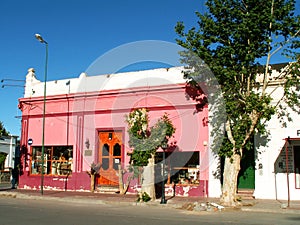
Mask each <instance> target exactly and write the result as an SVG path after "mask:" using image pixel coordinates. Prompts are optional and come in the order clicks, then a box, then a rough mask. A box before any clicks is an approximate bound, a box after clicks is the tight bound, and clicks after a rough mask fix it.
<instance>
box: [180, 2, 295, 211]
mask: <svg viewBox="0 0 300 225" xmlns="http://www.w3.org/2000/svg"><path fill="white" fill-rule="evenodd" d="M206 6H207V12H205V13H203V14H201V13H200V12H196V15H197V17H198V21H197V22H198V23H197V24H198V25H197V27H192V28H191V29H189V30H188V31H186V29H185V26H184V23H183V22H178V23H177V25H176V27H175V30H176V33H177V34H178V36H179V37H178V39H177V43H178V44H179V45H180V46H182V47H183V48H185V51H183V52H182V53H181V54H182V60H183V62H184V63H186V64H187V65H188V66H187V69H190V70H187V71H186V72H185V76H186V78H187V83H188V84H189V85H193V86H194V87H196V88H199V89H200V88H201V87H200V85H199V80H201V81H205V82H206V84H207V85H208V86H211V87H213V86H214V85H216V83H214V84H212V85H211V84H210V82H211V80H212V79H206V78H208V76H206V74H205V72H207V71H208V68H209V70H210V71H211V73H212V74H213V76H214V79H215V80H214V81H216V82H217V83H218V86H219V87H220V93H219V94H220V95H218V96H217V97H216V96H214V98H215V100H216V99H217V101H213V103H212V102H211V101H209V104H217V105H218V103H219V101H218V100H220V99H222V102H223V103H224V104H223V107H222V109H221V108H217V107H215V108H214V109H218V110H224V112H225V114H222V115H223V116H224V115H225V116H224V118H223V119H224V121H223V120H222V119H220V118H218V117H219V116H220V115H221V113H218V110H216V111H214V112H213V115H212V117H211V118H210V121H214V124H213V134H212V135H211V136H214V137H218V138H217V139H216V138H214V140H215V141H216V140H221V144H220V146H218V149H216V146H217V145H215V143H212V149H213V150H214V151H217V153H218V154H219V156H222V157H225V162H224V172H223V186H222V195H221V203H222V204H223V205H226V206H235V205H237V204H238V202H237V199H236V192H237V179H238V174H239V171H240V162H241V159H242V157H243V154H244V151H253V148H251V147H250V146H251V145H252V141H251V140H252V137H253V136H254V135H257V134H260V135H266V134H267V130H266V126H265V124H266V122H267V121H269V120H270V119H271V117H272V116H273V115H276V114H277V116H278V117H279V118H281V119H282V118H283V117H286V118H288V119H291V118H289V115H288V114H287V111H286V110H285V109H286V107H290V108H291V109H292V110H294V111H296V112H299V92H298V91H299V84H300V83H299V75H300V73H299V64H300V62H299V60H300V57H299V47H300V42H299V39H300V16H299V15H296V14H295V12H296V8H295V7H296V1H295V0H267V1H266V0H207V1H206ZM298 7H299V5H298ZM279 55H280V57H281V60H282V62H286V61H288V62H290V63H289V64H287V66H286V67H285V68H284V69H283V70H281V71H280V72H279V75H278V76H277V77H276V78H275V79H277V81H280V82H277V86H278V87H280V88H282V90H283V91H282V96H281V97H280V98H279V100H278V101H277V102H274V98H273V97H272V91H270V88H271V85H272V84H274V83H272V79H271V78H274V77H273V76H274V73H273V74H272V70H271V69H270V68H271V67H270V66H271V63H272V61H271V60H272V59H273V58H274V57H275V56H279ZM284 57H285V58H284ZM195 58H198V60H195ZM200 59H201V60H200ZM204 63H205V64H204ZM203 68H205V69H203ZM210 75H211V74H210ZM199 77H201V79H199ZM258 78H260V79H258ZM273 80H274V79H273ZM209 94H210V93H207V95H208V96H209ZM208 99H209V97H208ZM216 121H219V122H216ZM218 134H219V136H218ZM221 134H222V136H220V135H221ZM223 134H224V135H223ZM253 154H254V153H253Z"/></svg>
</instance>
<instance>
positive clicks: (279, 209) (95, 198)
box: [0, 186, 300, 214]
mask: <svg viewBox="0 0 300 225" xmlns="http://www.w3.org/2000/svg"><path fill="white" fill-rule="evenodd" d="M0 197H12V198H21V199H43V200H56V201H72V202H80V203H88V204H118V205H145V206H156V207H171V208H176V209H182V210H189V211H212V212H214V211H224V212H226V210H232V209H230V208H226V207H225V208H223V207H222V206H221V207H219V205H218V204H219V199H216V198H202V197H178V196H176V197H170V196H166V200H167V204H160V199H157V200H155V201H150V202H147V203H137V202H136V200H137V196H136V195H134V194H126V195H120V194H117V193H113V194H106V193H91V192H74V191H48V190H44V192H43V195H42V194H41V192H40V190H24V189H10V188H9V187H3V186H2V187H0ZM215 203H216V204H217V205H216V204H215ZM241 203H242V206H241V207H239V208H237V209H236V210H242V211H251V212H269V213H290V214H299V213H300V201H290V206H289V207H287V201H285V200H284V201H279V200H266V199H245V200H242V202H241Z"/></svg>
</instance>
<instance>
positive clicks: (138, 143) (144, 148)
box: [126, 108, 175, 174]
mask: <svg viewBox="0 0 300 225" xmlns="http://www.w3.org/2000/svg"><path fill="white" fill-rule="evenodd" d="M126 121H127V123H128V134H129V145H130V147H131V148H132V149H133V151H132V152H130V153H128V155H129V156H130V164H131V165H132V166H134V167H132V168H131V170H132V171H134V172H135V173H136V174H138V173H139V170H138V168H137V167H140V166H146V165H147V164H148V159H149V158H151V156H152V155H153V154H155V152H156V150H157V149H158V148H159V147H161V146H163V145H164V146H167V145H168V140H169V138H170V137H172V135H173V134H174V132H175V128H174V126H173V124H172V121H171V120H170V119H169V118H168V115H167V114H164V115H163V116H162V117H161V118H160V119H159V120H158V121H157V123H156V124H155V125H154V126H153V127H150V128H149V116H148V111H147V110H146V109H144V108H143V109H135V110H133V111H132V112H131V113H130V114H129V115H128V116H127V118H126Z"/></svg>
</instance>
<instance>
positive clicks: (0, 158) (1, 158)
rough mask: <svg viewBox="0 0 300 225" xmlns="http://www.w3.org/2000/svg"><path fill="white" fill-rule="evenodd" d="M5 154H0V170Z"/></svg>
mask: <svg viewBox="0 0 300 225" xmlns="http://www.w3.org/2000/svg"><path fill="white" fill-rule="evenodd" d="M6 156H7V154H6V153H4V152H0V169H3V168H2V166H3V163H4V162H5V159H6Z"/></svg>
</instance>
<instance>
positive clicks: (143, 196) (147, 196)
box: [137, 192, 151, 202]
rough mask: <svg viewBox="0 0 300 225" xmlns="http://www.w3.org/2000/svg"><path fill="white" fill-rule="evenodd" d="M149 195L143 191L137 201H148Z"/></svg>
mask: <svg viewBox="0 0 300 225" xmlns="http://www.w3.org/2000/svg"><path fill="white" fill-rule="evenodd" d="M150 200H151V197H150V196H149V195H148V194H147V192H143V193H142V196H139V197H138V199H137V202H149V201H150Z"/></svg>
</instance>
